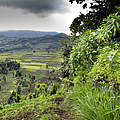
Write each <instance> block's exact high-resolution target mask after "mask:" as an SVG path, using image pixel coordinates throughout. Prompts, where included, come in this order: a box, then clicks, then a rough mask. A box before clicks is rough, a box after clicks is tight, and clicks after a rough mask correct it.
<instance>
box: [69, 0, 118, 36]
mask: <svg viewBox="0 0 120 120" xmlns="http://www.w3.org/2000/svg"><path fill="white" fill-rule="evenodd" d="M69 1H70V2H71V3H73V2H74V1H76V2H77V3H78V4H81V5H82V6H83V9H89V11H88V13H87V14H83V13H82V11H80V15H79V17H76V18H75V19H74V20H73V22H72V24H71V26H70V30H71V32H72V33H73V34H76V33H81V32H85V31H86V30H88V29H96V28H97V27H98V26H99V25H100V24H101V21H102V20H103V19H104V18H106V17H107V16H108V15H110V14H111V13H114V12H115V11H116V6H119V5H120V1H119V0H69Z"/></svg>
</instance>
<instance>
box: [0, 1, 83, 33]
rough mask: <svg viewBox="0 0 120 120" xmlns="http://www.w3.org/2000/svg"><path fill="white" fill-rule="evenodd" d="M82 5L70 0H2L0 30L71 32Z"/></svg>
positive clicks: (0, 4)
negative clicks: (71, 26)
mask: <svg viewBox="0 0 120 120" xmlns="http://www.w3.org/2000/svg"><path fill="white" fill-rule="evenodd" d="M80 10H82V7H81V6H80V5H77V4H76V3H75V2H74V3H73V4H71V3H70V2H69V0H0V31H5V30H36V31H56V32H59V33H60V32H62V33H66V34H70V30H69V26H70V24H71V23H72V21H73V19H74V18H75V17H77V16H79V13H80Z"/></svg>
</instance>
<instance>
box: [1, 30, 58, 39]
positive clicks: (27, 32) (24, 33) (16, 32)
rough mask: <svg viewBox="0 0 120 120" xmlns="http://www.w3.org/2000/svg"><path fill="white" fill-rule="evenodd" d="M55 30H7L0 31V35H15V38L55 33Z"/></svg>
mask: <svg viewBox="0 0 120 120" xmlns="http://www.w3.org/2000/svg"><path fill="white" fill-rule="evenodd" d="M56 34H58V33H57V32H43V31H32V30H9V31H0V36H5V37H16V38H34V37H42V36H45V35H56Z"/></svg>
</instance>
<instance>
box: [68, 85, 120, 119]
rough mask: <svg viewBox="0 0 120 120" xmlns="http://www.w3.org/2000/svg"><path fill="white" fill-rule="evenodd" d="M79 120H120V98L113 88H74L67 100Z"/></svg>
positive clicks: (82, 86) (87, 86)
mask: <svg viewBox="0 0 120 120" xmlns="http://www.w3.org/2000/svg"><path fill="white" fill-rule="evenodd" d="M66 103H67V104H68V105H69V106H71V107H72V109H73V110H74V111H75V112H76V115H77V116H78V120H119V118H120V104H119V103H120V96H119V95H118V94H117V93H115V92H114V91H113V90H112V87H106V86H105V87H103V88H101V89H96V88H93V87H92V86H91V85H89V84H85V85H81V86H77V87H74V89H73V90H71V91H70V92H69V93H68V95H67V98H66Z"/></svg>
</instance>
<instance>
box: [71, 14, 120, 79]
mask: <svg viewBox="0 0 120 120" xmlns="http://www.w3.org/2000/svg"><path fill="white" fill-rule="evenodd" d="M119 21H120V15H119V13H115V14H111V15H110V16H108V18H107V19H104V21H103V24H102V25H101V26H100V27H99V28H98V29H97V30H87V31H86V32H85V33H84V34H83V35H82V36H80V37H79V39H78V38H77V40H76V41H77V42H76V44H75V45H74V46H73V50H72V51H71V55H70V61H69V64H70V69H71V75H72V76H73V77H75V76H78V77H79V81H80V80H81V81H83V80H86V76H87V74H88V73H89V72H90V71H91V69H93V67H95V65H94V64H95V63H96V61H97V62H99V63H97V64H99V66H101V64H102V61H103V58H104V57H107V54H111V55H112V53H113V52H114V54H116V52H117V54H116V56H117V58H115V59H116V60H114V63H113V65H116V64H117V62H119V61H118V60H117V59H119V56H118V55H119V50H118V48H119V45H120V44H119V38H120V37H119V36H118V35H117V34H119V31H120V22H119ZM105 46H108V47H106V51H105V49H103V48H104V47H105ZM109 46H110V47H109ZM109 48H113V49H109ZM102 50H103V53H104V52H106V53H105V54H104V55H103V58H101V63H100V60H99V59H100V58H99V57H100V56H101V51H102ZM107 50H108V52H107ZM98 55H99V56H98ZM108 56H109V55H108ZM115 62H116V63H115ZM107 64H109V63H107V61H106V64H103V65H104V68H105V67H106V65H107ZM118 64H119V63H118ZM96 69H97V68H96ZM111 69H112V68H111ZM94 70H95V68H94ZM99 70H100V69H99ZM107 71H109V75H110V74H111V72H112V71H111V70H110V69H109V68H108V70H107ZM117 72H118V71H117ZM118 73H119V72H118ZM95 74H96V73H95ZM95 74H94V75H95ZM77 80H78V78H77Z"/></svg>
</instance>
